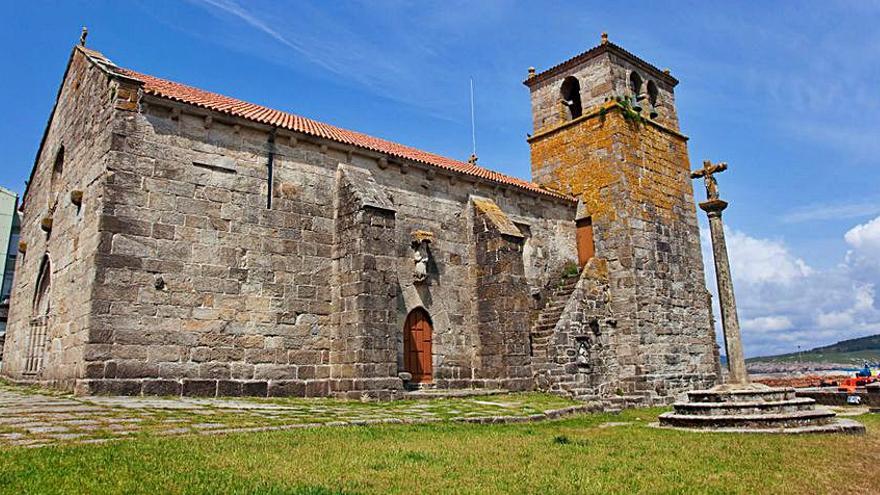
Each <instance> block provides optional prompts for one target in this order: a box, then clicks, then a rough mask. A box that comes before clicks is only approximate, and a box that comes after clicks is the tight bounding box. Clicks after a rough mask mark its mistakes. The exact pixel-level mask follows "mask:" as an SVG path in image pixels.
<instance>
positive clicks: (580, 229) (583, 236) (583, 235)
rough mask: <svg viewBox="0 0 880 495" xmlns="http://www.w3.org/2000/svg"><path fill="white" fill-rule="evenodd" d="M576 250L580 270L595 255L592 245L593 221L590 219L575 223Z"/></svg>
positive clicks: (594, 248)
mask: <svg viewBox="0 0 880 495" xmlns="http://www.w3.org/2000/svg"><path fill="white" fill-rule="evenodd" d="M569 225H570V224H569ZM577 250H578V265H579V266H580V267H581V268H583V267H584V265H586V264H587V262H588V261H590V259H591V258H592V257H593V256H595V255H596V247H595V245H594V244H593V219H592V218H590V217H587V218H582V219H580V220H578V221H577Z"/></svg>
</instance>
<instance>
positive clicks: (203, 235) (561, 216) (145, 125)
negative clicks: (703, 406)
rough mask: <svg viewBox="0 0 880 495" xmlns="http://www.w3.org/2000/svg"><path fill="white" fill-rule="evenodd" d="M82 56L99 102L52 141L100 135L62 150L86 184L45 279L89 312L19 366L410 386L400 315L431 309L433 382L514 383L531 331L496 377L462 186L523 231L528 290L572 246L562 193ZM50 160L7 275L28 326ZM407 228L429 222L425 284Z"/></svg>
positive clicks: (82, 386) (521, 286)
mask: <svg viewBox="0 0 880 495" xmlns="http://www.w3.org/2000/svg"><path fill="white" fill-rule="evenodd" d="M72 67H73V69H72V71H73V70H74V69H76V68H77V65H76V63H75V64H74V65H73V66H72ZM83 67H84V69H83V70H89V69H87V68H88V67H92V68H93V70H95V71H97V72H96V77H95V80H96V81H98V82H102V83H103V84H104V85H105V86H104V87H103V88H102V89H101V91H102V96H104V97H106V98H107V102H108V104H107V107H108V108H107V110H106V112H105V113H106V114H101V115H100V118H98V117H93V118H92V119H91V120H87V119H84V118H81V119H80V120H77V121H72V120H64V118H65V117H64V115H63V112H59V116H56V119H54V121H53V127H52V128H51V129H50V139H49V142H50V144H49V145H47V147H46V149H50V148H52V146H53V144H52V143H55V142H57V139H56V138H53V137H52V136H53V134H52V133H54V132H59V133H60V134H62V135H66V134H65V133H69V132H75V130H76V129H77V126H78V125H80V124H82V125H83V126H84V127H85V128H87V129H88V130H89V131H91V132H95V133H102V134H99V135H100V139H98V138H92V137H91V136H87V137H83V138H81V139H79V140H76V147H75V148H70V149H69V150H68V156H69V157H73V158H71V160H73V161H71V162H70V163H69V164H67V166H66V167H65V170H67V171H69V172H65V175H64V176H65V178H66V180H70V181H72V182H71V184H73V183H76V184H77V187H78V188H80V189H84V190H85V194H84V196H85V201H84V203H83V207H82V210H81V212H80V213H79V220H77V221H78V222H79V223H78V224H76V228H75V229H74V228H73V227H72V225H74V224H73V223H68V222H72V221H73V220H74V219H76V217H75V216H71V217H69V218H68V217H64V216H62V215H61V212H60V210H59V211H58V212H56V214H55V216H56V220H55V227H54V230H53V234H52V237H50V238H49V242H52V239H55V242H57V243H58V246H63V247H64V248H63V249H61V248H59V249H58V253H59V254H58V256H59V258H58V259H59V260H61V261H60V264H58V265H57V267H56V259H55V258H53V260H52V263H53V270H56V271H59V273H62V274H61V275H59V276H58V277H53V285H52V294H53V297H54V295H55V294H63V295H65V296H67V297H66V299H65V298H62V301H63V302H62V303H61V304H66V303H67V302H68V301H69V303H70V308H71V309H68V308H67V307H66V306H62V308H65V309H64V313H60V312H59V315H60V314H66V313H68V312H71V311H76V312H77V316H78V317H80V318H81V319H82V321H81V322H79V323H77V324H76V325H78V326H76V328H75V329H74V325H73V324H72V323H71V322H72V321H73V320H65V321H64V323H63V328H64V329H65V330H66V329H71V332H72V334H75V335H76V340H75V341H72V340H65V341H63V342H62V341H60V340H59V339H60V338H61V337H60V336H59V337H53V340H52V342H53V343H52V346H53V347H52V349H57V352H56V353H55V354H52V352H50V357H49V358H47V361H46V368H45V372H44V374H43V375H42V376H41V377H25V376H22V375H21V374H20V369H21V366H22V363H23V358H24V355H25V344H24V343H23V341H16V345H14V346H12V351H8V354H7V359H8V361H7V363H10V364H11V366H10V367H7V366H6V364H7V363H4V369H5V370H7V371H8V374H9V375H10V376H15V377H17V378H23V379H28V380H33V379H36V378H40V379H43V380H47V381H49V380H56V377H59V378H61V380H56V381H58V382H59V383H60V382H63V384H64V385H65V386H67V387H73V386H74V383H76V389H77V391H78V392H80V393H113V394H140V393H143V394H179V393H183V394H187V395H216V394H221V395H238V394H248V395H267V394H268V395H327V394H338V395H345V396H359V395H361V394H363V393H365V392H367V393H371V394H373V395H375V396H382V397H387V396H390V395H392V394H393V393H394V391H395V390H397V389H399V388H400V386H401V380H400V378H399V377H398V376H397V373H398V371H402V351H403V349H402V329H403V322H404V320H405V318H406V315H407V314H408V312H409V311H411V310H412V309H414V308H416V307H422V308H425V309H426V310H427V311H428V312H429V314H430V315H431V318H432V322H433V324H434V356H433V359H434V377H435V380H434V382H435V384H436V386H438V387H465V386H497V384H498V383H500V382H498V381H497V380H502V379H505V378H507V376H506V374H509V375H511V376H514V377H515V378H516V379H517V380H519V382H517V383H519V385H517V386H518V387H523V386H524V385H523V383H524V382H523V377H524V376H525V377H528V376H529V371H528V362H527V359H526V358H524V357H523V353H526V352H527V348H526V347H523V346H522V345H519V344H517V355H516V357H515V359H514V360H515V361H516V362H515V363H513V362H512V361H511V362H507V361H505V363H504V366H503V369H496V370H494V371H493V376H492V379H493V380H495V381H493V382H492V383H488V382H487V381H486V380H485V379H484V377H483V376H481V375H480V362H479V360H478V359H477V356H478V354H479V353H480V352H481V351H480V349H479V346H480V342H481V340H480V338H479V335H478V331H482V332H484V333H485V332H491V331H492V329H486V328H483V329H480V327H479V326H478V322H477V318H476V310H477V301H476V300H475V299H474V294H475V287H476V279H475V278H474V274H473V267H474V266H475V265H474V264H475V263H476V255H475V251H474V242H475V241H474V235H473V224H472V219H473V217H472V215H470V214H469V213H468V212H469V209H470V208H471V207H472V206H471V199H470V198H471V196H472V195H474V194H478V195H480V196H484V197H492V198H494V200H495V201H496V203H497V205H498V207H499V208H500V209H501V210H503V212H504V214H505V215H506V216H508V217H509V218H510V219H511V221H512V222H516V223H517V225H522V226H524V227H525V228H527V229H528V231H529V241H528V242H530V243H531V246H532V247H531V248H530V252H529V256H528V263H529V266H527V267H526V266H523V257H522V246H520V247H519V248H518V249H516V250H511V251H510V254H509V256H508V257H507V258H506V259H505V264H506V266H511V267H514V269H516V270H518V272H517V273H518V274H519V275H517V277H516V280H515V282H516V284H515V285H516V288H517V293H518V294H519V296H518V297H519V300H520V302H518V303H517V304H518V305H520V306H521V305H522V301H523V300H524V297H525V298H527V297H528V296H527V294H528V293H529V291H530V288H531V287H541V286H543V285H545V284H546V283H547V281H548V280H549V277H550V275H551V274H552V273H555V272H556V271H558V269H559V266H561V265H562V264H563V263H565V262H566V261H571V260H572V259H574V258H575V256H576V253H575V250H574V222H573V221H572V219H573V217H574V208H575V205H574V204H573V203H572V202H569V201H566V200H558V199H551V198H549V197H546V196H542V195H536V194H534V193H528V192H524V191H520V190H516V189H513V188H510V187H507V186H499V185H498V184H495V183H490V182H484V181H482V180H481V179H478V178H475V177H466V176H462V175H461V174H458V173H455V172H448V173H447V172H443V171H440V172H439V173H438V171H437V170H436V169H433V168H430V167H427V166H424V165H421V164H417V163H403V162H397V161H390V162H389V160H387V159H386V158H385V157H382V156H380V155H378V154H375V153H372V152H368V151H366V150H356V149H352V148H346V147H345V146H342V145H338V144H334V143H331V142H325V141H321V140H316V139H312V138H307V137H305V136H301V135H294V134H289V133H284V132H279V131H278V130H273V129H271V128H269V127H267V126H261V125H259V124H254V123H251V122H247V121H242V120H235V119H231V118H228V117H225V116H223V115H221V114H216V113H209V112H207V111H203V110H201V109H197V108H194V107H188V106H185V105H179V104H176V103H174V102H171V101H168V100H163V99H160V98H155V97H149V96H145V95H142V94H141V93H139V91H138V85H137V82H136V81H132V80H127V79H124V78H114V77H111V78H110V79H109V80H108V79H107V75H106V74H105V73H104V72H103V71H101V70H100V67H97V66H96V65H95V64H94V63H92V65H89V62H88V61H85V60H83ZM99 76H100V77H99ZM108 81H109V82H108ZM70 84H72V83H70V82H69V81H68V82H65V85H64V87H63V89H62V94H61V98H60V100H59V101H60V102H61V103H60V106H59V108H61V109H62V110H63V109H64V106H65V105H68V104H69V103H68V99H69V98H70V96H69V95H68V93H67V92H68V91H69V87H68V86H69V85H70ZM110 88H113V89H112V90H111V89H110ZM111 95H112V96H111ZM111 102H113V103H115V105H113V104H110V103H111ZM94 107H95V108H102V107H101V106H100V105H98V104H97V103H96V104H95V105H94ZM80 115H82V112H81V113H80ZM102 119H103V120H102ZM55 128H57V129H58V131H55V130H53V129H55ZM58 139H60V138H58ZM53 140H55V141H53ZM83 150H85V151H83ZM270 156H271V157H272V173H271V177H270V173H269V157H270ZM53 158H54V156H51V157H49V158H45V157H42V158H41V161H40V165H39V167H38V169H37V173H36V175H35V180H34V183H33V185H32V188H31V190H30V192H29V195H28V196H27V197H26V198H25V200H26V201H27V202H28V203H29V204H28V207H29V208H33V209H34V210H33V211H34V213H32V214H30V215H29V216H27V217H26V220H25V226H24V228H23V233H22V238H23V240H25V241H26V242H28V243H29V245H30V248H29V251H30V252H29V255H28V256H24V257H22V258H21V261H20V263H21V264H22V267H23V269H22V271H20V272H19V273H20V274H21V275H19V282H17V283H21V284H22V286H21V287H17V288H16V291H17V293H24V294H26V297H17V298H14V301H17V302H18V303H19V304H21V307H20V308H19V309H18V313H17V314H18V316H14V318H16V321H17V324H18V326H19V327H20V328H26V327H27V322H28V320H29V317H30V315H29V313H28V311H29V310H30V307H27V308H25V305H24V304H22V302H23V301H26V300H27V301H32V296H33V285H34V283H35V280H36V275H37V273H36V272H37V271H38V269H39V261H40V260H41V258H42V257H41V256H40V255H39V254H41V252H42V251H45V249H44V246H45V244H42V241H41V237H40V236H41V235H43V234H42V233H41V231H39V221H40V219H41V218H42V216H43V214H44V213H45V211H48V210H47V209H43V210H41V211H39V212H38V211H37V205H41V204H44V203H45V202H46V199H45V198H46V196H47V195H48V192H49V191H51V187H50V186H51V185H50V184H47V183H46V181H47V180H48V179H46V178H45V177H44V173H45V172H44V171H45V170H46V167H48V169H49V170H48V172H51V161H52V159H53ZM46 163H48V165H45V164H46ZM341 163H343V164H348V165H345V167H348V170H349V171H348V172H347V173H343V174H342V176H346V175H348V176H352V177H354V176H357V177H360V176H361V175H362V174H363V173H366V174H367V175H368V176H371V177H372V179H371V183H372V184H373V185H372V186H370V187H371V188H373V189H375V191H379V192H380V193H381V194H385V195H387V197H388V201H389V204H390V206H388V207H387V208H385V207H383V208H377V207H375V206H376V205H370V204H369V203H370V202H369V201H367V202H366V203H365V200H364V196H363V192H364V191H361V190H360V189H359V188H360V186H361V185H363V181H361V180H360V179H356V180H347V182H346V180H343V177H342V176H339V175H338V174H337V172H338V170H340V164H341ZM49 175H51V174H50V173H49ZM346 184H347V185H346ZM352 184H358V186H356V187H354V188H352V187H350V186H351V185H352ZM64 187H65V188H72V187H73V186H72V185H71V186H70V187H68V186H64ZM270 191H271V207H269V204H268V201H269V196H270ZM65 194H68V192H66V189H65ZM377 194H378V193H377ZM41 195H46V196H42V197H41ZM31 205H33V206H31ZM65 205H67V206H65V208H67V207H69V204H67V203H65ZM65 215H66V214H65ZM416 230H424V231H429V232H432V233H433V234H434V239H433V242H432V243H431V245H430V254H431V256H430V260H429V263H428V279H427V280H426V281H425V282H424V283H420V284H415V283H414V281H413V269H414V266H413V264H414V262H413V251H412V233H413V232H414V231H416ZM71 246H74V247H73V249H71ZM49 250H50V252H51V251H52V249H51V245H50V249H49ZM34 252H37V253H38V255H36V256H33V253H34ZM65 256H72V257H75V258H76V263H79V264H80V265H81V267H80V268H76V270H78V271H76V272H75V274H76V275H75V276H73V273H74V272H73V271H71V272H70V273H71V276H67V275H64V273H67V272H64V270H73V269H74V268H73V267H74V266H80V265H76V264H71V262H69V261H65V258H64V257H65ZM67 267H70V268H67ZM526 273H527V274H528V276H526V275H525V274H526ZM54 275H55V274H54V273H53V276H54ZM21 281H24V282H21ZM499 291H501V289H499ZM501 292H504V291H501ZM74 303H76V304H74ZM517 307H519V306H517ZM59 311H60V310H59ZM13 313H15V310H13ZM65 318H66V317H65ZM54 321H55V322H59V321H61V320H59V319H58V318H57V317H56V318H55V320H54ZM528 324H529V322H528V318H524V319H522V320H510V325H505V327H504V328H502V329H500V330H498V331H499V332H502V331H503V332H514V333H517V334H518V335H525V336H526V337H527V335H528ZM514 327H515V328H514ZM53 328H55V325H54V323H53ZM58 328H62V327H58ZM19 335H23V334H22V333H21V332H17V331H14V329H13V331H11V332H10V336H11V339H16V338H17V337H18V336H19ZM487 340H488V339H487ZM500 340H501V341H503V340H504V338H501V339H500ZM8 347H9V346H8ZM54 356H59V357H58V358H56V357H54ZM16 362H17V363H16ZM16 370H18V371H16ZM5 372H6V371H5ZM16 373H18V374H17V375H16Z"/></svg>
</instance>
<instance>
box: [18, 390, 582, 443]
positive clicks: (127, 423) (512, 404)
mask: <svg viewBox="0 0 880 495" xmlns="http://www.w3.org/2000/svg"><path fill="white" fill-rule="evenodd" d="M589 409H590V406H585V405H583V404H582V403H580V404H579V403H575V402H572V401H570V400H567V399H563V398H559V397H555V396H548V395H543V394H506V395H493V396H477V397H461V398H449V399H433V400H423V401H397V402H382V403H379V402H359V401H341V400H334V399H298V398H291V399H249V398H236V399H201V398H187V397H183V398H180V397H175V398H159V397H74V396H72V395H62V394H53V393H51V392H43V391H34V390H33V389H28V388H23V387H16V386H10V385H7V384H3V383H0V450H2V449H3V448H8V447H42V446H46V445H53V444H65V443H79V444H83V443H103V442H109V441H114V440H119V439H124V438H130V437H138V436H165V435H187V434H201V435H211V434H223V433H239V432H256V431H269V430H282V429H292V428H310V427H318V426H352V425H368V424H382V423H398V424H400V423H427V422H438V421H464V422H475V423H497V422H522V421H535V420H543V419H548V418H553V417H558V416H561V415H564V414H572V413H578V412H586V411H588V410H589Z"/></svg>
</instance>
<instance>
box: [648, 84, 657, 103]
mask: <svg viewBox="0 0 880 495" xmlns="http://www.w3.org/2000/svg"><path fill="white" fill-rule="evenodd" d="M658 94H659V91H657V85H656V84H654V81H648V101H650V102H651V106H657V96H658Z"/></svg>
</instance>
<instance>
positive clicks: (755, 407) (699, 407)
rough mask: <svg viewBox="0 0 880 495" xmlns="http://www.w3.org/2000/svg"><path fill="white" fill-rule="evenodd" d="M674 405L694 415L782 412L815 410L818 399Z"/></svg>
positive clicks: (682, 403)
mask: <svg viewBox="0 0 880 495" xmlns="http://www.w3.org/2000/svg"><path fill="white" fill-rule="evenodd" d="M672 407H673V408H675V413H676V414H682V415H692V416H719V415H720V416H724V415H730V414H746V415H749V414H752V415H753V414H780V413H790V412H797V411H809V410H813V409H815V407H816V401H814V400H813V399H808V398H795V399H790V400H781V401H752V402H677V403H675V404H673V405H672Z"/></svg>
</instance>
